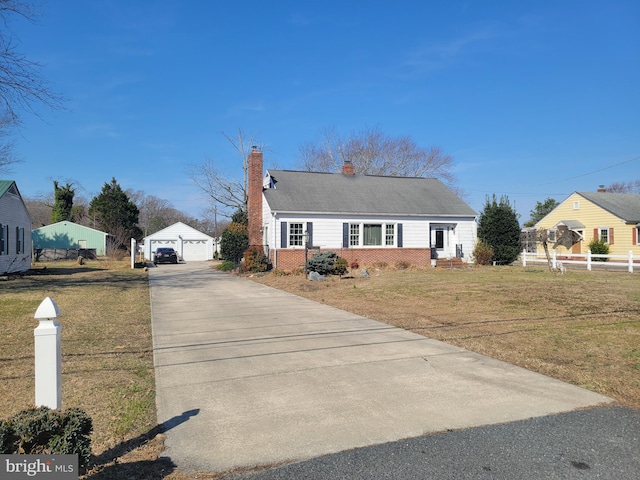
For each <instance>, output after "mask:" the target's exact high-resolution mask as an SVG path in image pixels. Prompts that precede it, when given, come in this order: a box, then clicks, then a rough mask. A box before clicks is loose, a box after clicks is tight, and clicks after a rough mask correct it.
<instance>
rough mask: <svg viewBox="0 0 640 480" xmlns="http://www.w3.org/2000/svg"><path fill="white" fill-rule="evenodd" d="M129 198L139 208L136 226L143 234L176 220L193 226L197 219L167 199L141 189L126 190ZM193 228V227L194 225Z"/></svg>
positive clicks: (157, 229)
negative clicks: (176, 207) (147, 193)
mask: <svg viewBox="0 0 640 480" xmlns="http://www.w3.org/2000/svg"><path fill="white" fill-rule="evenodd" d="M125 193H126V194H127V196H128V197H129V199H130V200H131V201H132V202H133V203H135V204H136V206H137V207H138V210H139V212H140V213H139V214H138V226H139V227H140V228H141V229H142V233H143V235H144V236H147V235H150V234H152V233H155V232H157V231H160V230H162V229H163V228H167V227H168V226H170V225H173V224H174V223H176V222H182V223H185V224H187V225H190V226H192V227H194V224H195V223H197V220H196V219H194V218H192V217H191V216H189V215H187V214H186V213H183V212H181V211H180V210H177V209H175V208H174V207H173V205H172V204H171V202H169V201H168V200H165V199H162V198H158V197H156V196H154V195H146V194H145V193H144V192H143V191H141V190H138V191H135V192H134V191H133V190H130V189H129V190H126V191H125ZM194 228H195V227H194Z"/></svg>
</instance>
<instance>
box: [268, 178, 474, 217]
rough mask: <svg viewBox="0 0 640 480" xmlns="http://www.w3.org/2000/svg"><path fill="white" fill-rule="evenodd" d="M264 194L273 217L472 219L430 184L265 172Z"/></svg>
mask: <svg viewBox="0 0 640 480" xmlns="http://www.w3.org/2000/svg"><path fill="white" fill-rule="evenodd" d="M269 187H271V188H269ZM265 188H266V189H265V191H264V197H265V199H266V201H267V203H268V204H269V207H270V208H271V210H274V211H279V212H305V213H330V214H363V215H367V214H370V215H376V214H377V215H436V216H445V215H447V216H466V217H475V216H476V212H475V211H474V210H473V209H471V207H469V206H468V205H467V204H466V203H465V202H464V201H463V200H462V199H461V198H460V197H458V196H457V195H456V194H455V193H453V191H451V190H450V189H449V188H447V187H446V186H445V185H444V184H443V183H442V182H441V181H440V180H438V179H435V178H422V177H384V176H376V175H344V174H342V173H317V172H299V171H291V170H270V171H268V172H267V178H266V179H265Z"/></svg>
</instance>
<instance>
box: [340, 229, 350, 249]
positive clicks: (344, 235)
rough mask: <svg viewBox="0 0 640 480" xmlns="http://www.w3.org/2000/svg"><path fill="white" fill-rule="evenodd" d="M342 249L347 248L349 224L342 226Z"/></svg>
mask: <svg viewBox="0 0 640 480" xmlns="http://www.w3.org/2000/svg"><path fill="white" fill-rule="evenodd" d="M342 248H349V224H348V223H343V224H342Z"/></svg>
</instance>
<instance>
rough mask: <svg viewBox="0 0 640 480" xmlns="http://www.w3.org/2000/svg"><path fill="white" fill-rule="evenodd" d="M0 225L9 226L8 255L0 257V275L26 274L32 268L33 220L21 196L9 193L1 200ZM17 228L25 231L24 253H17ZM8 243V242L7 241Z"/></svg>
mask: <svg viewBox="0 0 640 480" xmlns="http://www.w3.org/2000/svg"><path fill="white" fill-rule="evenodd" d="M0 224H2V225H3V226H5V225H6V226H8V229H6V230H7V231H8V233H9V235H8V236H9V239H8V240H9V242H8V253H5V252H2V254H1V255H0V274H2V275H4V274H5V273H15V272H25V271H27V270H29V269H30V268H31V218H30V217H29V212H27V208H26V207H25V206H24V202H23V201H22V198H20V196H19V195H15V194H13V193H12V192H11V191H7V192H6V193H5V194H4V195H3V196H2V197H1V198H0ZM16 227H18V228H21V229H23V231H24V235H23V238H24V242H23V252H24V253H20V254H18V253H16ZM5 241H6V240H5Z"/></svg>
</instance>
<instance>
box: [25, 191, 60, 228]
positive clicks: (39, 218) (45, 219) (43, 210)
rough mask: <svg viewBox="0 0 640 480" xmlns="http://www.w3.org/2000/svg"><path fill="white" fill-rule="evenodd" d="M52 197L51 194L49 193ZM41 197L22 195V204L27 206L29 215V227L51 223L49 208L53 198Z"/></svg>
mask: <svg viewBox="0 0 640 480" xmlns="http://www.w3.org/2000/svg"><path fill="white" fill-rule="evenodd" d="M51 197H52V198H53V194H51ZM52 198H51V199H42V198H28V197H24V205H25V207H27V211H28V212H29V217H31V227H32V228H40V227H44V226H45V225H49V224H50V223H51V210H52V205H53V200H52Z"/></svg>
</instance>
